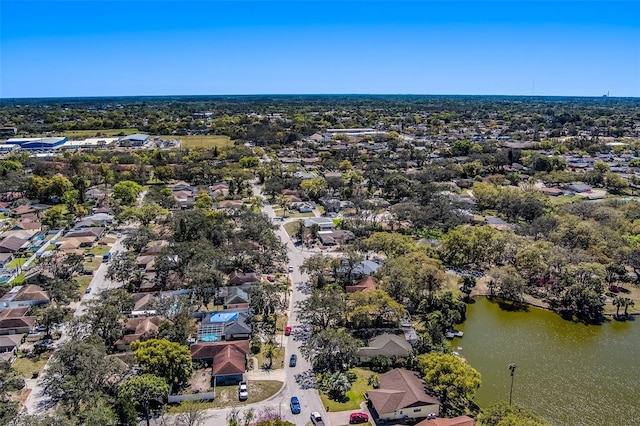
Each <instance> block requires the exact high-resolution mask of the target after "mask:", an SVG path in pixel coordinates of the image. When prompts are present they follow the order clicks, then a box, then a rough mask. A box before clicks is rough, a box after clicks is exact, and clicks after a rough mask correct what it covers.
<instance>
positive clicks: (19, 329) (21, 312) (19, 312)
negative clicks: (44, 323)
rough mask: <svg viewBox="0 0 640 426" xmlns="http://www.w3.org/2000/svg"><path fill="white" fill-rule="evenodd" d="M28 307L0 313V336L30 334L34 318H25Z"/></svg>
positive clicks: (10, 309)
mask: <svg viewBox="0 0 640 426" xmlns="http://www.w3.org/2000/svg"><path fill="white" fill-rule="evenodd" d="M28 311H29V307H26V306H25V307H21V308H9V309H5V310H3V311H1V312H0V335H11V334H19V335H22V334H25V333H30V332H31V330H32V328H33V326H34V325H35V323H36V317H34V316H25V314H26V313H27V312H28Z"/></svg>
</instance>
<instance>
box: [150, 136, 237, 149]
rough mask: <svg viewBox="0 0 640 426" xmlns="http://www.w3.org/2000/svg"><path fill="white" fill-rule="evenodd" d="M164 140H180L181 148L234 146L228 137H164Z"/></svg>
mask: <svg viewBox="0 0 640 426" xmlns="http://www.w3.org/2000/svg"><path fill="white" fill-rule="evenodd" d="M160 137H161V138H162V139H180V140H181V141H182V143H181V145H180V147H181V148H213V147H215V146H217V147H222V146H228V145H232V142H231V139H229V137H228V136H220V135H202V136H201V135H190V136H175V135H163V136H160Z"/></svg>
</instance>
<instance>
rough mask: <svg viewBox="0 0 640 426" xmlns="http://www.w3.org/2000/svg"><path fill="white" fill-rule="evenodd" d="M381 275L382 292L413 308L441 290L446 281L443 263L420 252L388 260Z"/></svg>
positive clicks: (381, 270)
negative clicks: (432, 293)
mask: <svg viewBox="0 0 640 426" xmlns="http://www.w3.org/2000/svg"><path fill="white" fill-rule="evenodd" d="M379 273H380V275H381V277H382V279H381V281H380V287H381V288H382V289H383V290H385V291H386V292H387V293H388V294H389V295H390V296H392V297H393V298H394V299H396V300H397V301H398V302H400V303H402V304H407V303H410V304H412V305H413V306H417V305H418V304H420V301H421V300H422V299H423V298H424V297H425V296H426V295H428V294H429V293H431V292H434V291H437V290H439V289H440V288H441V287H442V285H443V283H444V280H445V272H444V267H443V266H442V263H440V261H438V260H436V259H432V258H430V257H429V256H427V255H426V254H425V253H424V252H419V251H416V252H411V253H408V254H405V255H402V256H398V257H395V258H391V259H388V260H387V262H385V264H384V265H383V266H382V268H381V269H380V271H379Z"/></svg>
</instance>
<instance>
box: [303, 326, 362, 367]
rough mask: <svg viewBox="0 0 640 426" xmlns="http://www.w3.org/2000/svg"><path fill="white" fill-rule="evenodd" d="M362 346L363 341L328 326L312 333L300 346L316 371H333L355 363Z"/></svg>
mask: <svg viewBox="0 0 640 426" xmlns="http://www.w3.org/2000/svg"><path fill="white" fill-rule="evenodd" d="M360 346H362V342H361V341H360V340H358V339H355V338H353V337H351V335H349V334H348V333H346V332H345V331H344V330H339V329H334V328H326V329H323V330H320V331H319V332H317V333H314V334H312V335H311V337H310V338H309V339H308V340H307V341H306V342H304V343H303V344H302V346H300V352H301V353H302V356H304V357H305V359H306V360H307V361H309V362H310V363H311V365H312V367H313V370H314V371H316V372H321V373H323V372H329V373H333V372H336V371H342V370H343V369H344V368H345V367H346V368H348V367H349V366H350V365H353V364H354V363H355V362H356V361H357V359H358V348H360Z"/></svg>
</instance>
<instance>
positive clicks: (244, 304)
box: [223, 287, 249, 309]
mask: <svg viewBox="0 0 640 426" xmlns="http://www.w3.org/2000/svg"><path fill="white" fill-rule="evenodd" d="M225 293H226V294H225V295H224V302H223V305H224V309H238V308H243V309H246V308H249V294H247V292H246V291H244V290H243V289H241V288H240V287H227V288H226V292H225Z"/></svg>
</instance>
